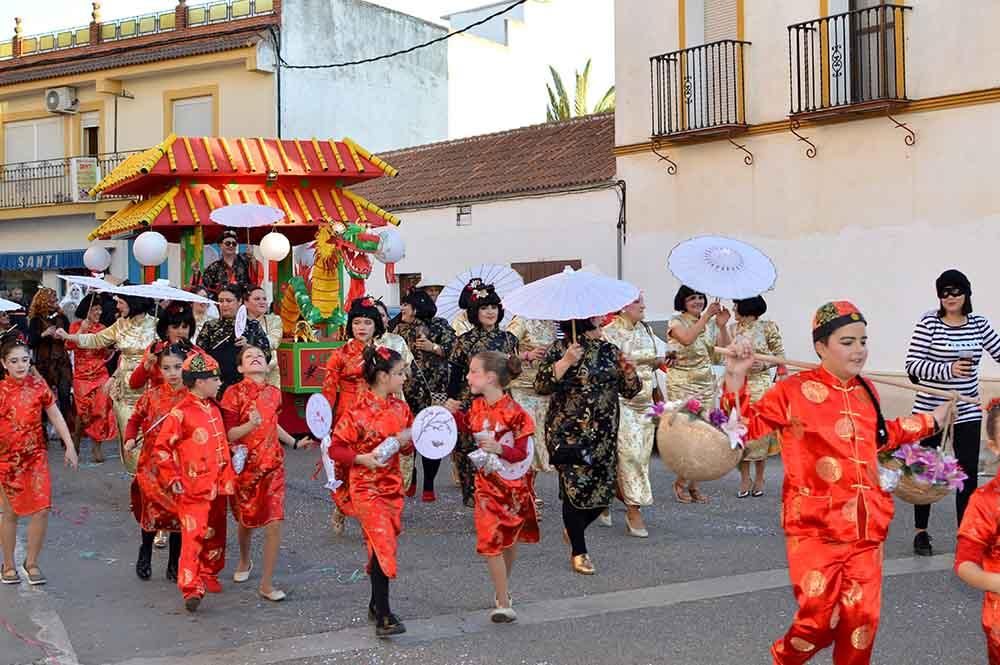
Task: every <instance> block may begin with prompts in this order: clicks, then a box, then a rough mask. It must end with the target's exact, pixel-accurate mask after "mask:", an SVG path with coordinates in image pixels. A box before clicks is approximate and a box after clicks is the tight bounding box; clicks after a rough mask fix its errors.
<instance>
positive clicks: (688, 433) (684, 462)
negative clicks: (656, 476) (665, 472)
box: [646, 398, 747, 481]
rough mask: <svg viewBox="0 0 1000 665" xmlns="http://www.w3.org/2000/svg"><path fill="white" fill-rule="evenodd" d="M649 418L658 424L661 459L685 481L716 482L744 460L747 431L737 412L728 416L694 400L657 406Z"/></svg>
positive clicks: (655, 405)
mask: <svg viewBox="0 0 1000 665" xmlns="http://www.w3.org/2000/svg"><path fill="white" fill-rule="evenodd" d="M646 417H648V418H650V419H651V420H653V421H654V422H656V423H657V447H658V449H659V451H660V458H661V459H662V460H663V463H664V464H666V466H667V468H669V469H670V470H672V471H673V472H674V473H676V474H677V475H679V476H681V477H682V478H685V479H687V480H696V481H704V480H716V479H718V478H721V477H722V476H724V475H726V474H727V473H729V472H730V471H732V470H733V469H734V468H735V467H736V465H737V464H738V463H739V461H740V459H741V458H742V457H743V446H744V441H745V437H746V433H747V428H746V426H745V425H744V424H743V422H742V420H741V419H740V414H739V413H738V412H737V411H736V410H735V409H734V410H733V412H732V413H731V414H729V415H728V416H727V415H726V413H725V412H724V411H723V410H722V409H718V408H707V407H706V406H705V405H704V404H703V403H702V402H701V400H699V399H696V398H691V399H688V400H678V401H674V402H657V403H656V404H654V405H653V406H652V408H651V409H650V410H649V412H648V413H647V414H646Z"/></svg>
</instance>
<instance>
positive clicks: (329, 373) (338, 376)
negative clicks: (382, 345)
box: [323, 339, 368, 423]
mask: <svg viewBox="0 0 1000 665" xmlns="http://www.w3.org/2000/svg"><path fill="white" fill-rule="evenodd" d="M364 351H365V345H364V343H363V342H359V341H358V340H356V339H351V340H349V341H348V342H347V343H346V344H344V345H343V346H340V347H338V348H336V349H334V350H333V352H332V353H331V354H330V359H329V360H327V362H326V376H325V377H324V378H323V395H324V396H325V397H326V399H327V401H329V402H330V405H331V406H333V407H334V419H333V422H334V423H336V422H337V421H338V420H339V419H340V416H341V415H342V414H343V413H344V412H345V411H347V410H348V409H349V408H351V406H352V405H353V404H354V400H356V399H357V397H358V394H359V393H361V392H362V391H364V390H366V389H367V387H368V386H367V384H366V383H365V377H364V364H365V359H364Z"/></svg>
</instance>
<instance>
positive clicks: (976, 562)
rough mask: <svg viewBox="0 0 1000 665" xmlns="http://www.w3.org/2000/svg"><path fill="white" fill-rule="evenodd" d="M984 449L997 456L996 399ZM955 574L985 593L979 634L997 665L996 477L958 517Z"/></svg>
mask: <svg viewBox="0 0 1000 665" xmlns="http://www.w3.org/2000/svg"><path fill="white" fill-rule="evenodd" d="M986 435H987V437H988V438H987V441H986V445H987V447H988V448H989V449H990V452H992V453H993V454H994V455H998V456H1000V399H994V400H993V401H991V402H990V405H989V407H987V411H986ZM955 572H956V573H958V576H959V578H961V580H962V581H963V582H965V583H966V584H968V585H969V586H971V587H973V588H975V589H979V590H980V591H983V592H985V594H984V596H983V617H982V621H983V632H984V633H986V654H987V657H988V658H989V662H990V665H1000V476H997V477H994V478H993V480H991V481H990V482H989V483H987V484H986V485H983V486H982V487H980V488H979V489H977V490H976V491H975V493H974V494H973V495H972V498H971V499H969V505H968V507H967V508H966V509H965V514H964V515H963V516H962V526H961V527H959V529H958V547H957V548H956V550H955Z"/></svg>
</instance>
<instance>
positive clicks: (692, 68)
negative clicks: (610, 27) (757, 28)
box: [650, 39, 750, 136]
mask: <svg viewBox="0 0 1000 665" xmlns="http://www.w3.org/2000/svg"><path fill="white" fill-rule="evenodd" d="M749 45H750V42H743V41H737V40H733V39H724V40H722V41H718V42H712V43H711V44H704V45H702V46H695V47H692V48H686V49H681V50H680V51H673V52H672V53H664V54H662V55H657V56H653V57H652V58H650V85H651V86H652V96H653V131H652V135H653V136H670V135H674V134H686V133H703V132H707V131H713V130H724V129H726V128H737V127H741V126H745V125H746V103H745V100H744V89H745V88H744V85H743V72H744V69H745V51H746V48H747V47H748V46H749Z"/></svg>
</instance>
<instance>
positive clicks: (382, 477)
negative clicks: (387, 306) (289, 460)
mask: <svg viewBox="0 0 1000 665" xmlns="http://www.w3.org/2000/svg"><path fill="white" fill-rule="evenodd" d="M364 358H365V364H364V377H365V381H366V383H367V384H368V386H369V388H370V389H369V390H365V391H364V392H362V393H360V394H359V395H358V397H357V400H356V402H355V403H354V407H353V408H351V409H350V410H349V411H347V412H345V413H344V414H343V416H342V417H341V419H340V420H338V421H337V424H336V426H335V428H334V430H333V437H332V439H333V440H332V443H331V445H330V449H329V451H328V454H329V455H330V458H331V459H333V460H334V461H335V462H338V463H339V464H341V465H343V466H344V467H346V468H348V469H349V470H350V473H349V476H348V479H347V480H348V482H349V485H350V493H351V497H350V499H351V506H352V509H353V510H354V515H355V516H356V517H357V518H358V521H359V522H361V529H362V531H363V532H364V535H365V543H366V544H367V546H368V574H369V576H370V577H371V584H372V598H371V602H369V604H368V619H369V620H370V621H372V622H374V623H375V634H376V635H378V636H379V637H387V636H389V635H398V634H400V633H405V632H406V627H405V626H404V625H403V622H402V621H400V620H399V618H397V617H396V615H395V614H393V613H392V612H391V611H390V609H389V580H391V579H395V577H396V546H397V540H398V538H399V534H400V532H401V531H402V524H401V519H402V515H403V476H402V474H401V473H400V470H399V455H398V454H396V453H399V452H402V453H404V454H405V453H408V452H409V451H411V450H412V449H413V445H412V443H411V441H410V425H411V424H412V423H413V416H412V414H411V413H410V407H408V406H407V405H406V402H404V401H403V400H401V399H399V398H398V397H396V395H397V394H399V391H400V390H401V389H402V388H403V383H404V382H405V381H406V367H405V365H404V364H403V360H402V358H401V357H400V355H399V354H398V353H396V352H395V351H393V350H391V349H387V348H385V347H381V348H378V349H374V348H368V349H365V356H364ZM392 448H395V449H396V450H395V452H392V454H389V452H387V449H389V451H391V449H392ZM383 453H384V454H383Z"/></svg>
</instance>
